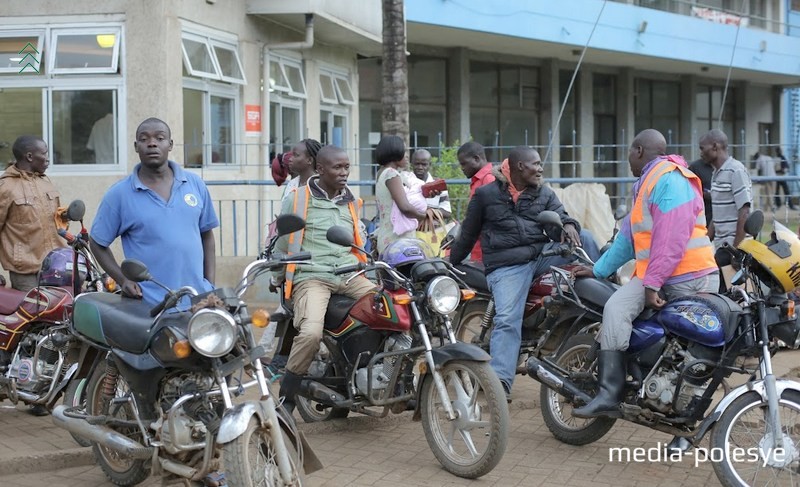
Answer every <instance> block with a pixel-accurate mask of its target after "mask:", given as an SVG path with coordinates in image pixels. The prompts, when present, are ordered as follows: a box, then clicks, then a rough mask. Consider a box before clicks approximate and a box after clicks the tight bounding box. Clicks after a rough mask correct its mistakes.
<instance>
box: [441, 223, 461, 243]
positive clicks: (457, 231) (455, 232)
mask: <svg viewBox="0 0 800 487" xmlns="http://www.w3.org/2000/svg"><path fill="white" fill-rule="evenodd" d="M460 235H461V225H459V224H458V223H456V224H455V225H453V228H451V229H450V231H449V232H447V235H445V237H444V238H445V240H448V239H449V240H457V239H458V237H459V236H460Z"/></svg>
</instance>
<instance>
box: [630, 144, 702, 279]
mask: <svg viewBox="0 0 800 487" xmlns="http://www.w3.org/2000/svg"><path fill="white" fill-rule="evenodd" d="M674 170H678V171H680V172H681V173H682V174H683V175H684V177H686V179H688V180H689V183H690V184H692V185H693V186H694V187H695V188H696V189H697V191H698V193H699V194H702V193H703V190H702V184H701V182H700V178H698V177H697V175H695V174H694V173H693V172H691V171H690V170H689V169H687V168H685V167H683V166H680V165H677V164H674V163H672V162H670V161H669V160H666V159H665V160H663V161H661V162H659V163H657V164H656V165H655V166H654V167H653V168H652V169H651V170H650V171H649V172H648V173H647V177H646V178H645V179H644V181H642V184H641V187H640V188H639V194H638V195H637V196H636V201H634V203H633V211H631V233H632V235H633V248H634V251H635V252H636V270H635V272H634V275H635V276H637V277H639V278H640V279H644V276H645V272H647V266H648V264H649V263H650V243H651V239H652V236H653V216H652V215H651V214H650V207H649V205H648V203H647V202H648V201H649V200H650V194H651V193H652V192H653V188H655V186H656V183H657V182H658V180H659V179H660V178H661V176H663V175H665V174H667V173H668V172H670V171H674ZM716 266H717V263H716V261H715V260H714V247H713V246H712V245H711V240H709V238H708V230H707V229H706V216H705V212H704V211H701V212H700V214H698V215H697V219H696V220H695V222H694V229H693V230H692V235H691V237H690V238H689V241H688V242H687V244H686V252H685V253H684V254H683V258H682V259H681V260H680V262H679V263H678V265H677V266H676V267H675V270H674V271H672V274H671V275H670V277H672V276H680V275H682V274H688V273H690V272H697V271H702V270H705V269H709V268H712V267H716Z"/></svg>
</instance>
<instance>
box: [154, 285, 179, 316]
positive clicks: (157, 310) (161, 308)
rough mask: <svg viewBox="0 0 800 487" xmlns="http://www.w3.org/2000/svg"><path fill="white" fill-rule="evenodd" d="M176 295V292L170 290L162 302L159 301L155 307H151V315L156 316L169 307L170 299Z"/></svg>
mask: <svg viewBox="0 0 800 487" xmlns="http://www.w3.org/2000/svg"><path fill="white" fill-rule="evenodd" d="M174 296H175V293H173V292H172V291H170V292H169V293H167V295H166V296H164V299H162V300H161V302H160V303H158V304H157V305H155V306H154V307H153V309H151V310H150V316H151V317H155V316H157V315H158V314H159V313H161V312H162V311H164V309H165V308H166V307H167V303H168V302H169V301H170V300H171V299H172V298H173V297H174Z"/></svg>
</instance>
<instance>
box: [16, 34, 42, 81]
mask: <svg viewBox="0 0 800 487" xmlns="http://www.w3.org/2000/svg"><path fill="white" fill-rule="evenodd" d="M33 53H36V54H39V51H37V50H36V48H35V47H34V46H33V44H31V43H30V42H29V43H27V44H25V47H23V48H22V50H20V51H19V53H18V54H25V55H24V56H23V57H22V59H20V60H19V65H20V66H22V69H20V70H19V72H20V74H22V73H23V72H24V71H25V70H26V69H28V68H30V69H31V70H32V71H34V72H36V73H38V72H39V68H37V67H36V66H38V65H39V60H38V59H36V56H34V54H33ZM32 62H33V63H36V66H34V65H33V64H31V63H32Z"/></svg>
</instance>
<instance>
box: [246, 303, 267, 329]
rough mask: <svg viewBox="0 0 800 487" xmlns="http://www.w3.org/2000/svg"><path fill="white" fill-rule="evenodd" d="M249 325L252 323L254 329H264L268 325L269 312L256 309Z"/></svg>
mask: <svg viewBox="0 0 800 487" xmlns="http://www.w3.org/2000/svg"><path fill="white" fill-rule="evenodd" d="M250 323H252V324H253V326H255V327H256V328H264V327H265V326H267V325H268V324H269V311H267V310H265V309H264V308H258V309H257V310H255V311H254V312H253V317H252V318H251V319H250Z"/></svg>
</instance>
